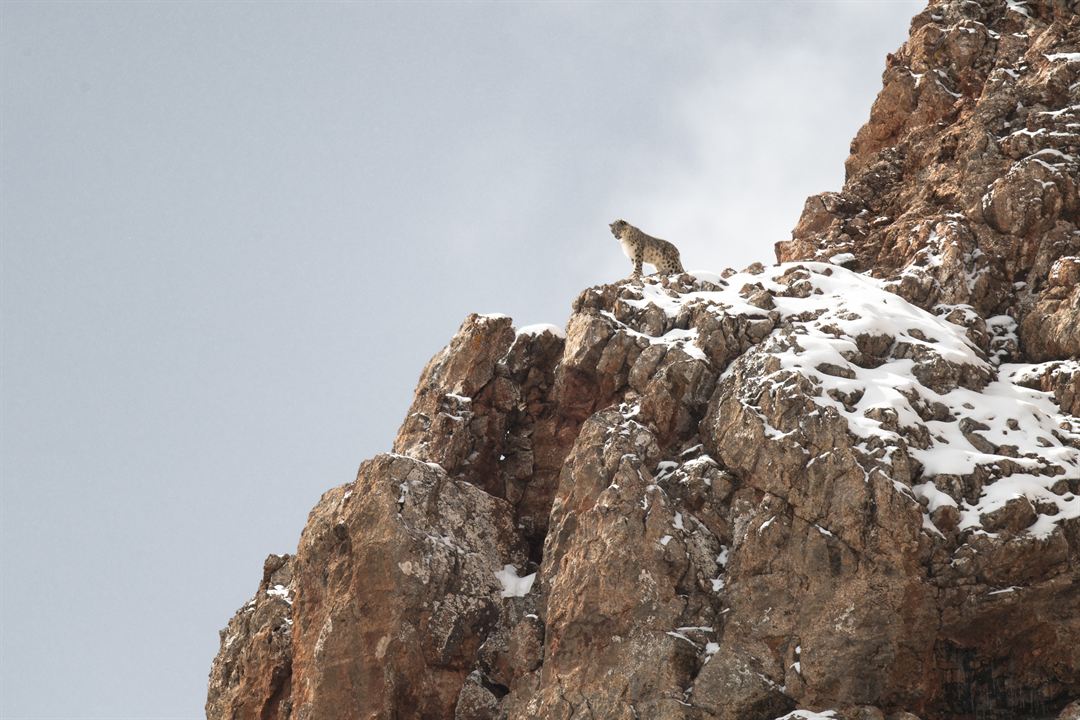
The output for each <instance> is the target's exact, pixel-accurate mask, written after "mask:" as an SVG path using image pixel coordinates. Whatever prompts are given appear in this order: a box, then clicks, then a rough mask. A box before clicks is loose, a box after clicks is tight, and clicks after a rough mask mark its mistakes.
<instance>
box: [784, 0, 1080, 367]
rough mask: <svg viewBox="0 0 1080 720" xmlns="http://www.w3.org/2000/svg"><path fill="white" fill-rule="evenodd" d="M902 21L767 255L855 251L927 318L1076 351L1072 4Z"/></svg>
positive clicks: (1079, 311)
mask: <svg viewBox="0 0 1080 720" xmlns="http://www.w3.org/2000/svg"><path fill="white" fill-rule="evenodd" d="M911 28H912V29H911V38H910V39H909V40H908V42H907V43H905V44H904V46H903V47H901V48H900V50H899V51H897V52H896V53H895V54H894V55H890V56H889V59H888V67H887V69H886V71H885V74H884V88H883V89H882V91H881V94H880V95H879V96H878V98H877V100H876V101H875V103H874V106H873V108H872V110H871V112H870V121H869V122H868V123H867V124H866V125H865V126H864V127H863V128H862V129H861V130H860V131H859V134H858V135H857V136H856V138H855V140H854V141H853V142H852V145H851V156H850V157H849V158H848V160H847V181H846V182H845V184H844V188H843V190H842V191H841V192H839V193H825V194H822V195H818V196H815V197H812V198H810V199H809V200H807V202H806V207H805V209H804V211H803V215H802V218H801V219H800V220H799V224H798V226H797V227H796V228H795V230H794V232H793V233H792V239H791V240H790V241H786V242H781V243H778V244H777V248H776V254H777V258H778V259H779V260H780V261H781V262H786V261H791V260H808V259H828V258H830V257H833V256H835V255H837V254H842V253H850V254H852V255H853V258H852V261H851V264H850V265H849V266H850V267H855V268H858V269H860V270H865V271H868V272H870V273H872V274H874V275H875V276H877V277H881V278H890V279H893V280H894V281H895V282H896V292H898V293H900V294H901V295H903V296H904V297H906V298H907V299H909V300H911V301H912V302H915V303H917V304H919V305H921V306H922V307H924V308H926V309H928V310H932V311H933V310H934V309H935V307H938V306H939V305H940V304H968V305H971V306H973V307H974V308H975V309H976V310H977V311H978V312H980V313H981V314H983V315H984V316H989V315H993V314H1008V315H1010V316H1012V317H1013V318H1014V319H1015V320H1016V321H1017V322H1018V323H1019V324H1020V329H1019V335H1020V349H1021V351H1022V357H1023V358H1025V359H1029V360H1032V361H1040V360H1061V359H1065V358H1067V357H1074V356H1076V355H1077V354H1080V285H1078V284H1077V282H1076V270H1075V259H1076V256H1077V255H1080V174H1078V173H1080V91H1078V89H1077V88H1078V86H1077V82H1078V80H1080V60H1077V59H1076V52H1077V46H1078V44H1080V40H1078V38H1080V6H1077V4H1076V3H1075V2H1056V1H1052V0H1039V1H1032V2H1022V3H1016V2H1004V1H1003V0H990V1H987V2H978V3H974V2H970V3H969V2H953V1H949V2H940V1H938V2H931V3H930V5H929V7H928V8H927V9H926V10H925V11H923V12H922V13H920V14H919V15H918V16H916V17H915V19H914V20H913V21H912V26H911Z"/></svg>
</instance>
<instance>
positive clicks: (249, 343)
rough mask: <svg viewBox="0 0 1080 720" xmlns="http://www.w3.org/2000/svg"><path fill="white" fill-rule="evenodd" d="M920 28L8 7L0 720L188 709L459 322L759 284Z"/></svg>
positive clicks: (163, 5)
mask: <svg viewBox="0 0 1080 720" xmlns="http://www.w3.org/2000/svg"><path fill="white" fill-rule="evenodd" d="M922 5H923V3H922V2H917V1H914V0H911V1H909V0H903V1H897V2H889V1H885V0H880V1H879V0H864V1H863V2H857V1H855V2H852V1H849V2H717V3H679V4H675V3H671V4H659V3H633V4H630V3H626V4H616V3H598V2H594V3H581V4H578V3H568V2H566V3H535V2H517V3H504V4H490V3H479V2H477V3H468V4H453V3H408V4H390V3H352V2H335V3H288V2H281V3H273V4H269V3H265V4H260V3H239V2H238V3H228V4H225V3H208V2H203V3H180V2H173V3H170V2H120V3H113V2H54V3H44V2H38V3H20V2H7V1H6V2H3V3H2V4H0V81H2V84H0V92H2V94H0V250H2V257H0V313H2V317H0V330H2V337H0V341H2V347H0V351H2V356H0V392H2V397H0V399H2V404H0V412H2V416H0V483H2V485H0V552H2V555H0V562H2V572H0V583H2V584H0V717H2V718H3V720H19V719H33V720H44V719H45V718H50V719H57V718H65V719H71V720H76V719H78V720H88V719H90V718H111V719H119V718H125V719H127V718H184V719H188V718H191V719H194V718H198V717H201V716H202V706H203V702H204V700H205V685H206V676H207V672H208V670H209V667H210V661H211V659H212V658H213V656H214V653H215V652H216V650H217V643H218V638H217V631H218V629H219V628H221V627H223V626H224V624H225V623H226V621H227V620H228V619H229V617H230V616H231V615H232V613H233V612H234V611H235V610H236V608H238V607H239V606H240V605H242V604H243V603H244V602H245V601H246V599H247V598H248V597H249V596H250V595H251V593H252V592H253V591H254V590H255V588H256V585H257V583H258V580H259V576H260V570H261V565H262V560H263V558H264V557H265V556H266V554H268V553H270V552H292V551H293V550H294V548H295V546H296V541H297V538H298V536H299V533H300V530H301V528H302V527H303V523H304V520H305V518H306V516H307V513H308V510H309V509H310V508H311V506H312V505H313V504H314V503H315V501H316V500H317V499H318V497H319V495H320V494H321V493H322V492H323V491H324V490H325V489H327V488H329V487H332V486H334V485H339V484H341V483H344V482H348V481H350V480H351V479H352V478H353V476H354V474H355V470H356V467H357V465H358V464H359V463H360V461H361V460H363V459H364V458H366V457H369V456H371V455H373V454H375V453H377V452H379V451H382V450H385V449H387V448H388V447H389V444H390V442H391V439H392V437H393V435H394V433H395V432H396V430H397V427H398V425H399V424H400V422H401V419H402V417H403V416H404V412H405V409H406V407H407V405H408V402H409V400H410V399H411V394H412V390H413V387H414V385H415V383H416V380H417V377H418V374H419V372H420V369H421V368H422V367H423V365H424V363H425V362H426V360H427V359H428V357H429V356H430V355H431V354H432V353H433V352H435V351H436V350H437V349H438V348H439V347H441V346H442V345H443V344H444V343H445V342H446V341H447V340H448V339H449V338H450V336H451V335H452V334H453V332H454V331H455V330H456V329H457V326H458V324H459V323H460V321H461V320H462V318H463V317H464V316H465V315H466V314H467V313H468V312H470V311H480V312H492V311H499V312H505V313H507V314H509V315H512V316H513V317H514V318H515V320H517V321H518V324H522V325H523V324H530V323H535V322H555V323H560V324H561V323H563V322H564V321H565V319H566V317H567V314H568V311H569V306H570V303H571V301H572V300H573V298H574V296H575V295H576V293H577V292H578V291H580V290H581V289H583V288H585V287H587V286H588V285H591V284H595V283H600V282H607V281H611V280H614V279H616V278H619V277H623V276H625V275H626V274H627V273H628V272H629V269H630V266H629V263H628V261H627V260H626V259H625V258H624V257H623V256H622V253H621V251H620V249H619V247H618V245H617V244H616V242H615V240H614V239H613V238H612V237H611V236H610V234H609V232H608V229H607V224H608V223H609V222H610V221H611V220H613V219H615V218H616V217H625V218H626V219H627V220H629V221H630V222H633V223H635V224H637V225H640V226H641V227H642V228H643V229H645V230H646V231H648V232H651V233H653V234H657V235H660V236H661V237H665V238H667V239H669V240H672V241H674V242H676V243H677V244H679V246H680V247H681V249H682V254H683V258H684V262H685V264H686V265H687V267H689V268H693V269H711V270H717V269H720V268H723V267H725V266H734V267H740V268H741V267H743V266H745V265H747V264H748V263H750V262H752V261H754V260H762V261H766V262H768V261H771V260H772V244H773V243H774V242H775V241H777V240H781V239H784V238H787V237H788V236H789V233H790V230H791V228H792V227H793V226H794V224H795V222H796V220H797V219H798V215H799V212H800V210H801V208H802V203H803V200H804V199H805V198H806V196H807V195H809V194H812V193H815V192H820V191H822V190H829V189H837V188H839V186H840V184H841V182H842V179H843V160H844V158H845V157H846V154H847V147H848V143H849V142H850V140H851V138H852V137H853V135H854V133H855V131H856V129H857V128H858V126H859V125H861V124H862V123H863V122H864V121H865V119H866V117H867V115H868V113H869V108H870V104H871V102H872V101H873V98H874V96H875V94H876V93H877V90H878V89H879V87H880V76H881V72H882V70H883V68H884V57H885V53H886V52H888V51H891V50H893V49H895V48H896V47H897V46H898V45H899V44H900V42H902V40H903V39H904V37H905V36H906V32H907V27H908V21H909V19H910V17H911V16H912V15H913V14H915V13H916V12H917V11H918V10H919V9H920V8H921V7H922Z"/></svg>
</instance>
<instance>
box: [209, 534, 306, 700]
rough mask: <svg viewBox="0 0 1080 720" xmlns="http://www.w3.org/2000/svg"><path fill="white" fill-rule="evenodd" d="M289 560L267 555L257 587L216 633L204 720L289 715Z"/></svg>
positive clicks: (291, 591)
mask: <svg viewBox="0 0 1080 720" xmlns="http://www.w3.org/2000/svg"><path fill="white" fill-rule="evenodd" d="M293 565H294V562H293V558H292V557H291V556H289V555H270V556H269V557H267V558H266V561H265V562H264V563H263V576H262V581H261V582H260V583H259V589H258V590H257V591H256V593H255V597H253V598H252V599H251V600H250V601H249V602H248V603H247V604H245V605H244V607H242V608H240V609H239V610H237V611H236V615H235V616H233V618H232V620H230V621H229V624H228V626H227V627H226V628H225V629H224V630H222V631H221V647H220V649H219V650H218V656H217V658H215V660H214V665H213V667H212V668H211V671H210V683H209V692H208V693H207V698H206V716H207V717H208V718H228V719H229V720H240V719H241V718H244V719H246V718H266V719H267V720H288V719H289V717H290V716H291V710H292V704H291V694H290V691H291V684H290V679H291V678H290V676H291V673H292V626H293V620H292V604H293V598H294V597H295V592H296V586H295V584H294V583H293Z"/></svg>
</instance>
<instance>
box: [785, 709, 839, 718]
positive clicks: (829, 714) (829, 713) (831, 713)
mask: <svg viewBox="0 0 1080 720" xmlns="http://www.w3.org/2000/svg"><path fill="white" fill-rule="evenodd" d="M836 717H837V715H836V711H835V710H825V711H824V712H813V711H811V710H795V711H794V712H789V713H788V714H787V715H782V716H780V717H778V718H776V720H836Z"/></svg>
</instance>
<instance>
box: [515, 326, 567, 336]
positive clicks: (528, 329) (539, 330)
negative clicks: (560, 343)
mask: <svg viewBox="0 0 1080 720" xmlns="http://www.w3.org/2000/svg"><path fill="white" fill-rule="evenodd" d="M544 333H550V334H552V335H554V336H555V337H557V338H562V339H564V340H565V339H566V331H564V330H563V329H562V328H561V327H559V326H558V325H552V324H551V323H537V324H535V325H525V326H524V327H519V328H518V329H517V333H516V334H517V336H518V337H520V336H522V335H526V336H533V335H543V334H544Z"/></svg>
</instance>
